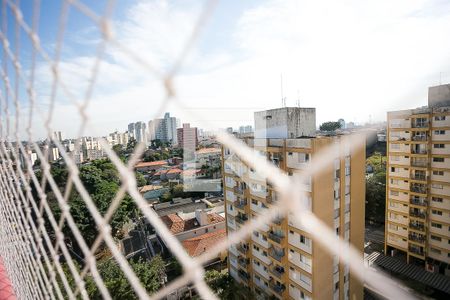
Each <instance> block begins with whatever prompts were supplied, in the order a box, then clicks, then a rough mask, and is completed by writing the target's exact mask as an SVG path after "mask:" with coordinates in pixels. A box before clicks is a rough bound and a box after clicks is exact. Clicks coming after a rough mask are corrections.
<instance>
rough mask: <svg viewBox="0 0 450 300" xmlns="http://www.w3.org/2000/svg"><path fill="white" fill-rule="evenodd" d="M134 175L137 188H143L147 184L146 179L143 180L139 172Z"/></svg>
mask: <svg viewBox="0 0 450 300" xmlns="http://www.w3.org/2000/svg"><path fill="white" fill-rule="evenodd" d="M134 174H135V175H136V183H137V186H138V187H140V186H144V185H146V184H147V179H145V177H144V175H142V174H141V173H139V172H135V173H134Z"/></svg>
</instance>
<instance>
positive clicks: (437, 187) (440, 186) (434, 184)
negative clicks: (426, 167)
mask: <svg viewBox="0 0 450 300" xmlns="http://www.w3.org/2000/svg"><path fill="white" fill-rule="evenodd" d="M431 187H432V188H434V189H439V190H442V189H443V188H444V186H443V185H442V184H436V183H433V184H431Z"/></svg>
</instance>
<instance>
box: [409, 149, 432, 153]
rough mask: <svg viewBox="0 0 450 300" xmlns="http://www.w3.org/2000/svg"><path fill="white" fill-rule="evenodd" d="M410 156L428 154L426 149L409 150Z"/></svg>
mask: <svg viewBox="0 0 450 300" xmlns="http://www.w3.org/2000/svg"><path fill="white" fill-rule="evenodd" d="M411 153H412V154H428V150H427V149H414V148H413V149H411Z"/></svg>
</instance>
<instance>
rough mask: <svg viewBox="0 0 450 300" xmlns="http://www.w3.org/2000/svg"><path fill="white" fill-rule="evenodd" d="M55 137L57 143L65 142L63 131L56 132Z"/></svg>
mask: <svg viewBox="0 0 450 300" xmlns="http://www.w3.org/2000/svg"><path fill="white" fill-rule="evenodd" d="M53 137H54V139H55V140H57V141H59V142H62V141H63V138H62V134H61V131H55V132H54V133H53Z"/></svg>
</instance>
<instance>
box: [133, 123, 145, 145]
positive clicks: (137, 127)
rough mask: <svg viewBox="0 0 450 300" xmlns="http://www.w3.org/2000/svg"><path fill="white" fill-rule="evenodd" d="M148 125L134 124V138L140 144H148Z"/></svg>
mask: <svg viewBox="0 0 450 300" xmlns="http://www.w3.org/2000/svg"><path fill="white" fill-rule="evenodd" d="M146 129H147V125H146V124H145V123H144V122H136V123H134V138H135V139H136V142H138V143H147V130H146Z"/></svg>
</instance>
